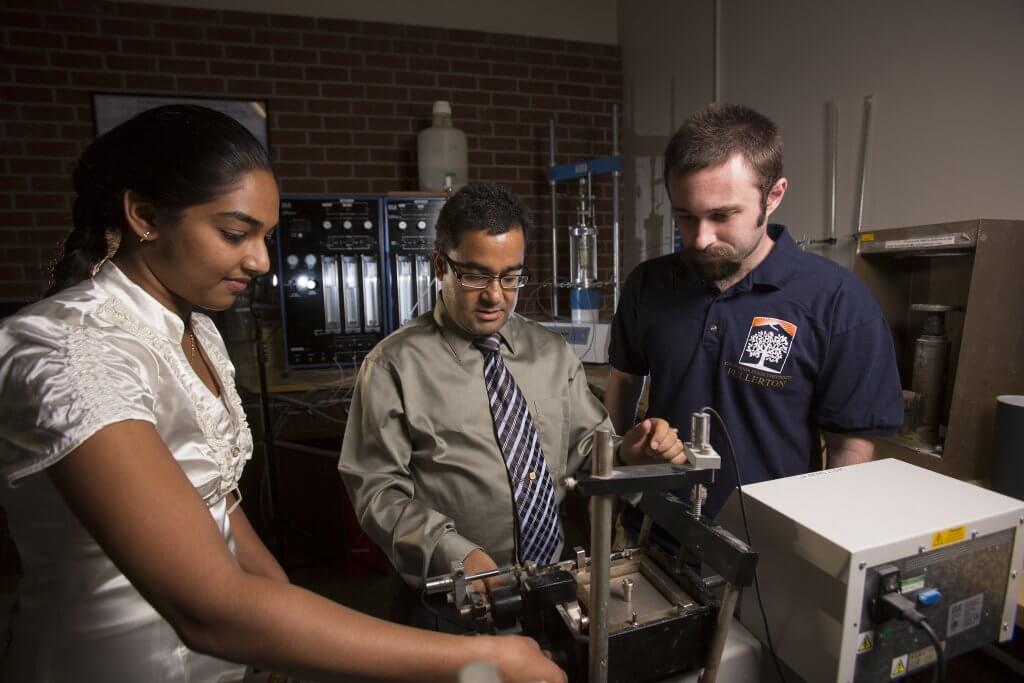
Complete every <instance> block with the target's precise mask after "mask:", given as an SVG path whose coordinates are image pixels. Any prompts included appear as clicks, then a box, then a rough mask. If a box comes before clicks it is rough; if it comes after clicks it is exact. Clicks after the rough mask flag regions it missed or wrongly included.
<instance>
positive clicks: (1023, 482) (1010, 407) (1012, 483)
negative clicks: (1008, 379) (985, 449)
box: [992, 395, 1024, 500]
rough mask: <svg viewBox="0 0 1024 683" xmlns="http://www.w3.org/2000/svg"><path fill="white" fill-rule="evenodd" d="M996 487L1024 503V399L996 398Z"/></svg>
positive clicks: (993, 478)
mask: <svg viewBox="0 0 1024 683" xmlns="http://www.w3.org/2000/svg"><path fill="white" fill-rule="evenodd" d="M992 488H993V489H995V490H996V491H999V492H1000V493H1005V494H1006V495H1008V496H1013V497H1014V498H1017V499H1019V500H1024V396H1012V395H1007V396H997V397H996V439H995V448H994V449H993V454H992Z"/></svg>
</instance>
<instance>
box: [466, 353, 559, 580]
mask: <svg viewBox="0 0 1024 683" xmlns="http://www.w3.org/2000/svg"><path fill="white" fill-rule="evenodd" d="M473 345H474V346H476V347H477V348H478V349H480V351H482V352H483V354H484V384H485V385H486V386H487V397H488V400H489V403H490V405H491V417H492V418H493V419H494V435H495V437H496V438H497V441H498V446H500V447H501V454H502V457H503V458H504V459H505V468H506V469H507V470H508V478H509V482H510V486H511V487H512V499H513V502H514V503H515V509H516V518H517V520H518V522H519V525H518V526H519V560H520V562H525V561H527V560H533V561H534V562H536V563H537V564H539V565H542V566H543V565H546V564H550V563H551V562H552V561H554V560H555V559H556V558H554V557H553V555H554V554H555V551H556V550H558V548H559V547H560V546H561V544H562V531H561V529H560V528H559V526H558V507H557V506H556V505H555V486H554V482H552V480H551V473H550V472H549V471H548V466H547V463H546V462H545V461H544V451H543V450H542V449H541V445H540V435H539V434H538V433H537V429H536V427H534V425H533V418H531V417H530V411H529V410H528V409H527V405H526V399H525V398H524V397H523V392H521V391H520V390H519V385H517V384H516V380H515V378H514V377H512V373H510V372H509V371H508V368H506V367H505V362H504V361H503V360H502V359H501V353H499V349H500V348H501V336H500V335H498V334H492V335H489V336H486V337H476V338H475V339H474V340H473Z"/></svg>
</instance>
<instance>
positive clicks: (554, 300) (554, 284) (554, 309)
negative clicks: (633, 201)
mask: <svg viewBox="0 0 1024 683" xmlns="http://www.w3.org/2000/svg"><path fill="white" fill-rule="evenodd" d="M548 133H549V136H550V137H549V141H550V153H551V156H550V163H551V166H552V167H554V165H555V120H554V119H551V120H550V121H549V122H548ZM548 187H549V188H550V191H551V317H552V318H554V319H555V320H557V319H558V228H557V225H558V218H557V216H556V214H555V212H556V211H557V210H558V204H557V199H556V198H555V192H556V190H557V188H556V183H555V179H554V178H552V179H551V180H550V181H548Z"/></svg>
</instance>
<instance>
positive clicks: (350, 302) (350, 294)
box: [341, 256, 363, 333]
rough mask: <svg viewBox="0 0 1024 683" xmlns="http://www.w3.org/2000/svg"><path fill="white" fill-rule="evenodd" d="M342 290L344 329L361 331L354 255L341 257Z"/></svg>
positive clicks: (357, 265)
mask: <svg viewBox="0 0 1024 683" xmlns="http://www.w3.org/2000/svg"><path fill="white" fill-rule="evenodd" d="M341 274H342V278H343V279H342V285H341V286H342V292H343V293H344V297H345V331H346V332H350V333H351V332H362V331H363V326H362V320H361V319H360V316H359V261H357V260H356V257H355V256H342V257H341Z"/></svg>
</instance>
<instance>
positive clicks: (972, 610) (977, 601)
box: [946, 593, 985, 638]
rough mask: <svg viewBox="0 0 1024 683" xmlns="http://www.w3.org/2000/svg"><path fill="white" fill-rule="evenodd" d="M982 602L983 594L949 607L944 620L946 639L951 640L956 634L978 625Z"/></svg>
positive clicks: (983, 599)
mask: <svg viewBox="0 0 1024 683" xmlns="http://www.w3.org/2000/svg"><path fill="white" fill-rule="evenodd" d="M984 601H985V596H984V594H982V593H978V594H977V595H974V596H971V597H969V598H967V599H966V600H961V601H960V602H955V603H953V604H952V605H950V606H949V618H948V619H947V620H946V637H947V638H952V637H953V636H955V635H956V634H958V633H963V632H964V631H966V630H967V629H969V628H974V627H975V626H977V625H978V624H980V623H981V608H982V607H983V606H984Z"/></svg>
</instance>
